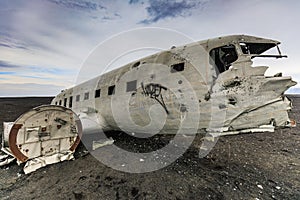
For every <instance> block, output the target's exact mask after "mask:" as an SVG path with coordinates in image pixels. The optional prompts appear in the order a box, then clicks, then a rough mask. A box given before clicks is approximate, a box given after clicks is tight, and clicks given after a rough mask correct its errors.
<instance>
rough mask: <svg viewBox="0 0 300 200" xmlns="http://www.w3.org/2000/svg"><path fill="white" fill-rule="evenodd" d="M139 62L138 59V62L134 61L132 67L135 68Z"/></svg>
mask: <svg viewBox="0 0 300 200" xmlns="http://www.w3.org/2000/svg"><path fill="white" fill-rule="evenodd" d="M140 64H141V62H140V61H138V62H136V63H134V64H133V65H132V68H136V67H138V66H139V65H140Z"/></svg>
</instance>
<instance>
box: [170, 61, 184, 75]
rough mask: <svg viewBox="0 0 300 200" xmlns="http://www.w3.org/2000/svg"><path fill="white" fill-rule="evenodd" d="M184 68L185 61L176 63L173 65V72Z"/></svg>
mask: <svg viewBox="0 0 300 200" xmlns="http://www.w3.org/2000/svg"><path fill="white" fill-rule="evenodd" d="M183 70H184V63H178V64H174V65H171V72H172V73H174V72H181V71H183Z"/></svg>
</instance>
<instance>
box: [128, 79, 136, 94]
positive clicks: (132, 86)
mask: <svg viewBox="0 0 300 200" xmlns="http://www.w3.org/2000/svg"><path fill="white" fill-rule="evenodd" d="M136 85H137V81H136V80H134V81H129V82H127V87H126V92H131V91H136Z"/></svg>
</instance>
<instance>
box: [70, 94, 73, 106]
mask: <svg viewBox="0 0 300 200" xmlns="http://www.w3.org/2000/svg"><path fill="white" fill-rule="evenodd" d="M72 104H73V97H72V96H70V97H69V108H72V106H73V105H72Z"/></svg>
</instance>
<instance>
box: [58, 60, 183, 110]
mask: <svg viewBox="0 0 300 200" xmlns="http://www.w3.org/2000/svg"><path fill="white" fill-rule="evenodd" d="M183 70H184V63H179V64H175V65H171V73H174V72H180V71H183ZM136 88H137V80H134V81H129V82H127V84H126V92H132V91H136ZM114 94H115V85H111V86H109V87H108V89H107V95H108V96H111V95H114ZM100 96H101V89H97V90H95V96H94V97H95V98H99V97H100ZM89 98H90V93H89V92H86V93H84V96H83V100H88V99H89ZM75 101H76V102H78V101H80V94H78V95H76V97H75ZM67 102H68V98H64V102H63V106H64V107H67ZM72 103H73V96H70V97H69V105H68V107H69V108H72V106H73V105H72ZM55 105H62V100H59V101H58V102H55Z"/></svg>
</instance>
